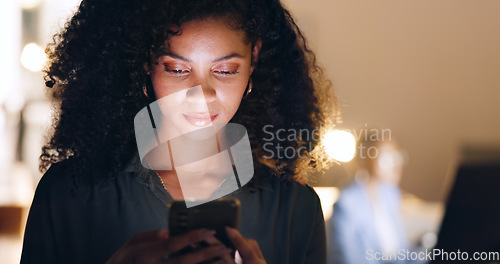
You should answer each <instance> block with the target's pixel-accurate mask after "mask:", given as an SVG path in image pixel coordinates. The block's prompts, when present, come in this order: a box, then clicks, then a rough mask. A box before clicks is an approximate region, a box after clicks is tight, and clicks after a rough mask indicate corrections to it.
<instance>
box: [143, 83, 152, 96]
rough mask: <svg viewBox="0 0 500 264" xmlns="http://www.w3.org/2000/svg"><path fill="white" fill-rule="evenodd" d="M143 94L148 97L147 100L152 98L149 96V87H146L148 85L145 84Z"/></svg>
mask: <svg viewBox="0 0 500 264" xmlns="http://www.w3.org/2000/svg"><path fill="white" fill-rule="evenodd" d="M142 92H143V93H144V95H145V96H146V97H147V98H150V97H149V95H148V87H147V86H146V83H144V84H143V85H142Z"/></svg>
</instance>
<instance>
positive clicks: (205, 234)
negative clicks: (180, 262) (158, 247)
mask: <svg viewBox="0 0 500 264" xmlns="http://www.w3.org/2000/svg"><path fill="white" fill-rule="evenodd" d="M214 235H215V231H214V230H208V229H196V230H192V231H189V232H187V233H184V234H181V235H178V236H172V237H170V238H169V239H167V240H164V241H162V244H163V249H164V253H165V254H172V253H175V252H177V251H179V250H181V249H183V248H185V247H187V246H189V245H191V244H196V243H198V242H201V241H204V240H207V239H211V237H213V236H214Z"/></svg>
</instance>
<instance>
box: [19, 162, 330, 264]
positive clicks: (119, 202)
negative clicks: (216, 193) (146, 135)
mask: <svg viewBox="0 0 500 264" xmlns="http://www.w3.org/2000/svg"><path fill="white" fill-rule="evenodd" d="M64 163H65V162H62V163H61V164H54V165H52V167H51V168H50V169H49V170H48V171H47V173H45V175H44V176H43V177H42V179H41V180H40V182H39V184H38V187H37V189H36V193H35V197H34V199H33V203H32V205H31V209H30V213H29V217H28V222H27V225H26V231H25V236H24V245H23V252H22V257H21V263H23V264H27V263H50V264H56V263H65V264H66V263H104V262H106V261H107V259H109V258H110V257H111V255H113V253H114V252H115V251H117V250H118V249H119V248H120V247H121V246H122V245H123V244H125V242H126V241H128V240H129V239H130V238H131V237H132V236H133V235H134V234H135V233H138V232H144V231H150V230H154V229H160V228H163V229H167V226H168V224H167V219H168V210H167V204H168V203H170V202H171V201H172V197H171V196H170V195H169V194H168V192H166V191H165V189H164V188H163V186H162V184H161V182H160V179H159V178H158V177H157V176H156V175H155V174H154V172H153V171H150V170H147V169H145V168H143V167H142V166H141V165H140V162H138V159H136V160H135V161H134V162H132V163H131V164H130V165H129V166H128V168H126V169H125V170H124V171H123V172H121V173H120V174H119V175H118V176H117V177H115V178H114V179H113V180H109V181H103V182H100V183H93V184H84V183H80V185H79V188H78V191H77V193H76V194H75V193H72V192H71V188H72V186H73V181H72V179H71V177H68V175H66V174H65V173H64V171H65V170H64V167H65V164H64ZM259 176H260V177H259V178H261V179H266V180H264V181H260V182H259V183H258V184H256V188H255V190H254V191H250V190H249V189H246V188H243V189H240V190H238V191H235V192H233V193H231V194H229V195H227V197H234V198H237V199H239V200H240V202H241V214H240V220H239V221H240V222H239V231H240V232H241V233H242V235H243V236H244V237H247V238H253V239H255V240H256V241H257V242H258V244H259V246H260V249H261V250H262V253H263V255H264V257H265V259H266V261H267V262H268V263H314V264H315V263H325V262H326V242H325V226H324V220H323V213H322V211H321V205H320V201H319V198H318V196H317V195H316V193H315V192H314V190H313V189H312V188H311V187H309V186H307V185H301V184H299V183H297V182H292V181H289V180H284V179H280V178H278V177H276V176H272V175H268V176H266V177H262V175H259ZM220 188H224V186H221V187H220Z"/></svg>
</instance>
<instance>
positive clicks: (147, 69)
mask: <svg viewBox="0 0 500 264" xmlns="http://www.w3.org/2000/svg"><path fill="white" fill-rule="evenodd" d="M142 67H143V68H144V70H145V71H146V74H147V75H150V74H151V71H150V69H149V64H147V63H144V64H143V65H142Z"/></svg>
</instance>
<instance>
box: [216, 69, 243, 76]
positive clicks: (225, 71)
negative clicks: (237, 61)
mask: <svg viewBox="0 0 500 264" xmlns="http://www.w3.org/2000/svg"><path fill="white" fill-rule="evenodd" d="M214 73H216V74H219V75H234V74H237V73H238V71H236V70H234V71H231V70H214Z"/></svg>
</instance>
